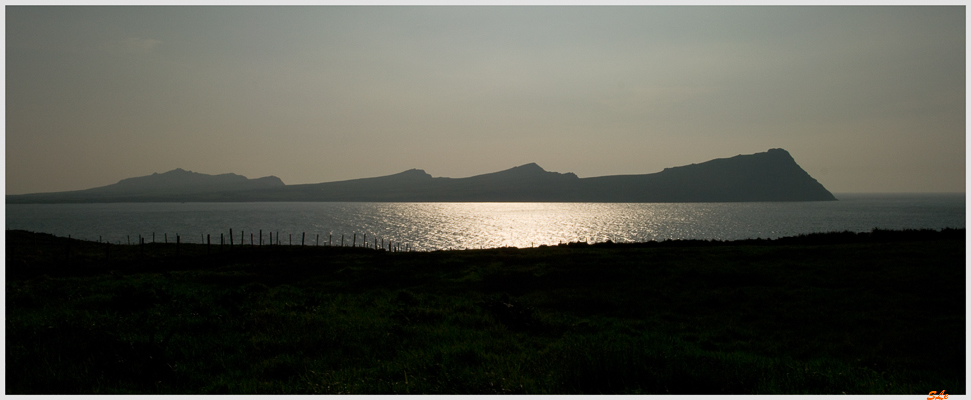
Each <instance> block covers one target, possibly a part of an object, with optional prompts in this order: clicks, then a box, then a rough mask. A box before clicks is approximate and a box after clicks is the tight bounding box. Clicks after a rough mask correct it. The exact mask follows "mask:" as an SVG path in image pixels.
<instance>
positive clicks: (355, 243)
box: [351, 233, 357, 247]
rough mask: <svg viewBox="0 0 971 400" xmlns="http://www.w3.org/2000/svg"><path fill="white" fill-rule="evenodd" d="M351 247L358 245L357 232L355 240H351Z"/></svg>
mask: <svg viewBox="0 0 971 400" xmlns="http://www.w3.org/2000/svg"><path fill="white" fill-rule="evenodd" d="M351 247H357V233H355V234H354V241H353V242H351Z"/></svg>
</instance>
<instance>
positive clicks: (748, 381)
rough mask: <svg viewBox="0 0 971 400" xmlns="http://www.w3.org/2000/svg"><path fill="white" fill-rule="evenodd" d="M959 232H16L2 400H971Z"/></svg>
mask: <svg viewBox="0 0 971 400" xmlns="http://www.w3.org/2000/svg"><path fill="white" fill-rule="evenodd" d="M965 251H966V241H965V231H964V230H963V229H962V230H944V231H939V232H936V231H903V232H895V231H874V232H870V233H862V234H854V233H832V234H816V235H809V236H801V237H796V238H784V239H779V240H774V241H767V240H761V241H759V240H749V241H736V242H702V241H673V242H662V243H645V244H609V243H607V244H595V245H584V244H571V245H564V246H554V247H541V248H530V249H514V248H501V249H490V250H464V251H439V252H430V253H390V252H384V251H376V250H371V249H361V248H356V249H351V248H331V247H301V246H292V247H291V246H265V247H251V246H236V247H234V248H232V249H230V248H229V247H228V246H225V247H220V246H213V247H207V246H205V245H185V244H183V245H180V246H179V248H178V249H176V245H175V244H146V245H144V246H139V245H132V246H123V245H107V244H103V243H101V244H99V243H94V242H84V241H78V240H71V239H67V238H60V237H54V236H51V235H46V234H37V233H29V232H23V231H7V232H6V287H5V289H6V393H8V394H21V393H29V394H34V393H37V394H43V393H90V394H100V393H145V394H155V393H199V394H204V393H247V394H259V393H365V394H385V393H411V394H416V393H449V394H465V393H484V394H489V393H529V394H533V393H536V394H542V393H589V394H596V393H657V394H665V393H737V394H747V393H752V394H755V393H778V394H800V393H810V394H827V393H829V394H841V393H873V394H882V393H893V394H914V395H923V396H926V395H927V393H928V392H930V391H932V390H936V391H938V392H940V391H941V390H946V393H949V394H959V393H965V386H966V378H965V374H966V370H965V368H966V366H965V364H966V358H965V353H966V348H965V340H966V339H965V338H966V332H965V318H966V309H965V296H966V294H965V290H966V285H965V279H966V276H965V274H966V272H965V271H966V270H965Z"/></svg>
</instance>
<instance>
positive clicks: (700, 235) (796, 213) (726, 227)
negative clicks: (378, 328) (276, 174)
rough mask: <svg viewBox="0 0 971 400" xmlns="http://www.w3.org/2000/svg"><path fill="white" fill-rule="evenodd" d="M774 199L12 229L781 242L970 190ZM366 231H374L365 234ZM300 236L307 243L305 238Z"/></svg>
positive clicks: (107, 234) (10, 217)
mask: <svg viewBox="0 0 971 400" xmlns="http://www.w3.org/2000/svg"><path fill="white" fill-rule="evenodd" d="M836 197H837V198H838V199H839V201H830V202H767V203H317V202H265V203H108V204H7V205H6V229H8V230H9V229H23V230H28V231H33V232H44V233H52V234H54V235H57V236H65V237H66V236H69V235H70V236H71V237H72V238H77V239H86V240H92V241H96V240H101V241H109V242H111V243H119V244H125V243H129V242H130V243H132V244H135V243H137V241H138V238H139V236H141V237H144V238H145V240H146V242H151V241H153V240H154V241H156V242H162V241H163V240H166V239H165V238H166V236H167V240H168V241H169V242H170V243H171V242H174V241H175V237H176V235H178V236H179V237H180V240H181V241H182V242H185V243H204V242H205V241H206V240H207V239H206V238H207V235H208V237H209V240H211V241H212V242H213V243H214V244H216V243H219V240H220V235H222V237H223V238H224V239H223V240H225V242H226V243H227V244H228V242H229V232H230V229H232V232H233V236H234V238H233V241H234V242H235V243H237V244H238V243H239V242H240V240H243V242H244V243H245V244H250V240H251V237H252V241H253V242H254V243H258V242H259V238H258V235H259V233H260V231H261V230H262V234H263V241H264V243H267V242H268V241H269V234H270V233H271V232H272V234H273V241H274V243H276V242H279V243H280V244H291V243H292V244H294V245H300V244H305V245H308V246H313V245H321V246H325V245H334V246H338V245H340V244H341V240H342V239H341V238H342V237H343V245H344V246H351V245H352V244H356V245H358V246H361V245H362V244H363V242H364V240H365V237H366V240H367V245H368V247H373V246H374V245H375V242H377V246H378V247H380V246H382V241H383V246H384V247H385V248H387V247H388V245H389V244H390V243H394V244H396V245H398V246H400V248H401V249H406V248H407V249H411V250H424V251H429V250H440V249H478V248H495V247H505V246H512V247H533V246H539V245H544V244H545V245H555V244H558V243H565V242H577V241H581V242H583V241H585V242H589V243H593V242H604V241H606V240H611V241H614V242H645V241H651V240H656V241H662V240H666V239H717V240H735V239H749V238H779V237H784V236H795V235H799V234H807V233H816V232H833V231H840V232H841V231H853V232H868V231H870V230H872V229H874V228H881V229H942V228H965V209H966V206H965V204H966V202H965V195H964V194H963V193H961V194H836ZM365 235H366V236H365ZM301 242H302V243H301Z"/></svg>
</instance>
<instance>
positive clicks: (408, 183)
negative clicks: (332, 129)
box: [6, 149, 836, 204]
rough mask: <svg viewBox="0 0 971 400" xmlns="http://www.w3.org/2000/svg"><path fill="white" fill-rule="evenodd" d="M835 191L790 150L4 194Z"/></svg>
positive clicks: (115, 198)
mask: <svg viewBox="0 0 971 400" xmlns="http://www.w3.org/2000/svg"><path fill="white" fill-rule="evenodd" d="M830 200H836V198H835V197H833V194H832V193H830V192H829V191H828V190H826V188H824V187H823V185H821V184H820V183H819V182H817V181H816V180H815V179H813V177H811V176H809V174H808V173H806V171H805V170H803V169H802V168H801V167H800V166H799V165H798V164H796V161H795V160H794V159H793V158H792V156H791V155H789V153H788V152H787V151H785V150H783V149H771V150H769V151H766V152H764V153H756V154H748V155H738V156H735V157H731V158H720V159H715V160H710V161H707V162H703V163H700V164H691V165H685V166H680V167H673V168H665V169H664V170H663V171H661V172H657V173H653V174H642V175H614V176H601V177H592V178H579V177H577V176H576V175H575V174H573V173H557V172H549V171H546V170H544V169H543V168H541V167H540V166H539V165H536V164H534V163H531V164H526V165H521V166H518V167H515V168H511V169H508V170H505V171H499V172H493V173H489V174H483V175H476V176H472V177H468V178H442V177H437V178H436V177H432V176H431V175H429V174H428V173H426V172H425V171H423V170H420V169H411V170H408V171H404V172H401V173H398V174H394V175H388V176H382V177H375V178H364V179H353V180H347V181H339V182H325V183H316V184H301V185H286V184H284V183H283V181H282V180H280V179H279V178H277V177H275V176H268V177H264V178H259V179H247V178H246V177H243V176H240V175H236V174H222V175H206V174H200V173H194V172H189V171H184V170H182V169H176V170H173V171H169V172H166V173H163V174H157V173H156V174H153V175H149V176H143V177H137V178H129V179H124V180H122V181H120V182H118V183H116V184H113V185H108V186H103V187H98V188H93V189H87V190H78V191H70V192H56V193H35V194H25V195H8V196H7V197H6V201H7V203H8V204H15V203H109V202H175V201H182V202H184V201H219V202H224V201H237V202H238V201H380V202H483V201H484V202H507V201H508V202H518V201H527V202H742V201H830Z"/></svg>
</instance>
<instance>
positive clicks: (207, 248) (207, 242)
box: [206, 234, 212, 254]
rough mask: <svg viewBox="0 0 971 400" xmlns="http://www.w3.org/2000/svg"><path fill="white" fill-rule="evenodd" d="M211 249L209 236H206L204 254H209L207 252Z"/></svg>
mask: <svg viewBox="0 0 971 400" xmlns="http://www.w3.org/2000/svg"><path fill="white" fill-rule="evenodd" d="M211 248H212V241H211V240H210V239H209V235H208V234H207V235H206V254H209V250H210V249H211Z"/></svg>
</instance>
